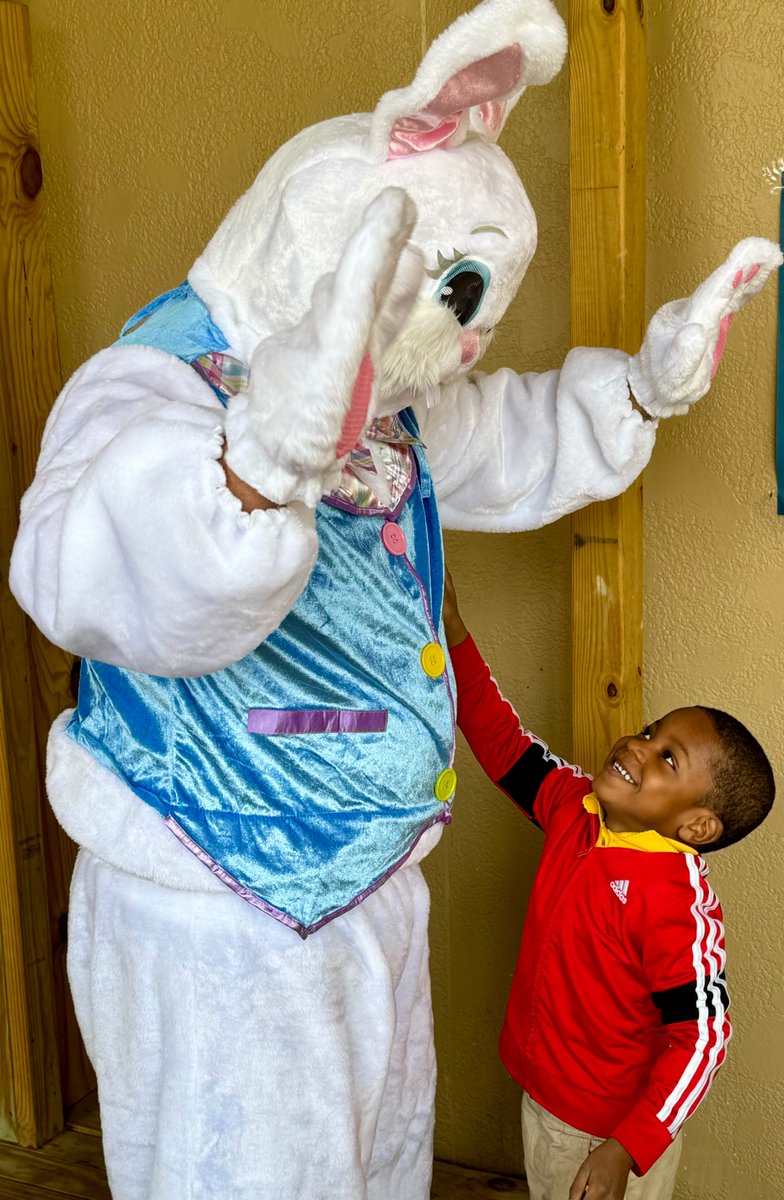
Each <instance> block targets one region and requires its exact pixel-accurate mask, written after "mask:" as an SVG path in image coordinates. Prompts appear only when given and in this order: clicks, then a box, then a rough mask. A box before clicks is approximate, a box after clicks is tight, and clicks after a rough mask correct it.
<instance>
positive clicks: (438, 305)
mask: <svg viewBox="0 0 784 1200" xmlns="http://www.w3.org/2000/svg"><path fill="white" fill-rule="evenodd" d="M565 53H566V31H565V28H564V24H563V21H562V20H561V18H560V17H559V15H558V14H557V12H556V11H555V9H554V8H553V6H552V4H551V3H550V0H484V3H482V4H480V5H479V6H478V7H477V8H475V9H474V10H473V11H472V12H469V13H467V14H465V15H464V16H462V17H460V18H459V19H458V20H457V21H456V22H455V23H454V24H453V25H452V26H450V27H449V28H448V29H447V30H446V31H445V32H444V33H443V34H442V35H441V36H440V37H439V38H438V39H437V40H436V41H435V42H434V43H433V45H432V46H431V47H430V49H429V51H428V52H427V54H426V55H425V58H424V59H423V61H422V63H421V65H420V67H419V70H418V71H417V74H416V77H415V79H414V81H413V83H411V84H410V86H409V87H407V88H402V89H400V90H398V91H393V92H388V93H387V94H386V95H384V96H382V98H381V100H380V101H379V103H378V105H377V106H376V108H375V111H374V112H372V113H369V114H359V115H354V116H346V117H338V118H336V119H334V120H330V121H325V122H323V123H322V124H319V125H316V126H313V127H312V128H310V129H306V130H304V131H303V132H301V133H300V134H298V135H297V136H296V137H294V138H292V140H291V141H290V142H288V143H286V145H284V146H283V147H281V149H279V150H278V151H277V153H276V154H275V155H274V156H273V157H272V158H271V159H270V160H269V162H268V163H267V164H266V165H265V167H264V168H263V170H262V171H261V172H260V174H259V175H258V177H257V179H256V180H255V182H254V183H253V185H252V186H251V188H250V189H249V190H248V191H247V192H246V193H245V195H244V196H243V197H242V198H241V199H240V200H239V201H238V202H237V203H236V204H235V206H234V208H233V209H232V210H231V212H230V213H229V214H228V216H227V217H226V219H225V220H224V222H223V224H222V225H221V226H220V228H219V229H218V231H217V233H216V234H215V236H214V237H213V239H212V241H211V242H210V243H209V245H208V246H207V248H206V250H205V251H204V253H203V254H202V256H201V257H200V258H199V259H198V260H197V262H196V263H195V265H194V266H193V269H192V270H191V272H190V276H189V280H190V282H191V284H192V286H193V287H194V289H195V290H196V291H197V292H198V294H199V295H200V296H201V297H202V299H203V300H204V301H205V302H206V303H207V305H208V306H209V308H210V311H211V312H212V314H213V316H214V318H215V319H216V320H217V322H218V323H219V325H220V326H221V328H222V329H223V331H224V333H225V334H226V336H227V338H228V340H229V342H230V343H231V345H232V349H233V350H234V352H235V353H236V354H238V355H239V356H240V357H242V358H245V359H247V358H248V357H249V356H250V353H251V351H252V349H253V347H254V346H255V345H256V344H257V343H258V342H259V340H260V338H261V337H265V336H268V335H269V334H274V333H276V332H279V331H280V330H282V329H286V328H287V327H290V326H291V325H293V324H295V323H296V322H297V321H299V320H300V318H301V317H302V315H303V313H305V311H306V310H307V309H308V307H309V305H310V302H311V296H312V292H313V287H314V284H315V283H316V281H317V280H318V279H319V278H320V277H321V276H323V275H324V274H325V273H327V272H329V271H332V270H334V268H335V265H336V263H337V261H338V258H339V256H340V253H341V250H342V249H343V247H344V245H345V244H346V242H347V240H348V239H349V237H350V235H351V234H352V232H353V231H354V230H355V228H356V227H357V225H358V223H359V221H360V218H361V216H362V213H363V212H364V210H365V209H366V207H367V205H368V204H369V202H370V201H371V200H372V199H373V198H374V197H375V196H377V195H378V194H379V193H380V192H381V191H383V190H384V189H385V188H388V187H390V186H397V187H400V188H403V189H404V190H405V191H406V192H407V193H408V195H409V196H410V197H411V198H412V200H413V201H414V203H415V205H416V209H417V213H418V218H417V222H416V225H415V227H414V230H413V233H412V237H411V240H412V242H413V243H414V244H415V245H416V246H417V247H418V248H419V249H420V250H421V251H422V253H423V256H424V268H425V269H424V274H423V279H422V284H421V289H420V292H419V296H418V299H417V301H416V303H415V305H414V308H413V310H412V312H411V315H410V317H409V320H408V322H407V324H406V327H405V328H404V329H403V330H402V332H401V334H400V336H399V337H398V338H397V339H396V341H395V343H394V344H393V346H392V347H391V348H390V350H389V351H388V352H387V354H386V357H385V359H384V362H383V369H382V372H381V376H382V378H381V381H380V383H381V396H380V398H381V404H382V407H386V410H387V411H394V410H396V409H397V408H402V407H403V406H404V404H405V403H407V402H408V399H405V400H404V399H403V398H402V393H405V392H407V391H408V390H409V389H415V390H416V391H419V392H423V391H426V390H427V389H428V388H432V387H434V386H436V385H438V384H439V383H442V382H444V381H445V380H446V379H448V378H450V377H451V376H453V375H455V374H456V373H459V372H465V371H468V370H469V369H470V368H471V367H473V365H474V364H475V363H476V362H477V360H478V359H479V358H480V357H481V355H482V353H483V352H484V350H485V347H486V345H487V343H488V341H489V338H490V336H491V334H492V331H493V329H494V327H495V325H496V324H497V323H498V321H499V320H500V319H501V317H502V316H503V314H504V312H505V311H506V309H507V308H508V306H509V304H510V302H511V300H512V299H513V297H514V295H515V293H516V291H517V288H518V286H519V284H520V281H521V279H522V277H523V275H524V273H525V271H526V268H527V266H528V264H529V262H530V261H531V258H532V256H533V253H534V249H535V247H536V219H535V217H534V213H533V209H532V208H531V205H530V203H529V200H528V197H527V196H526V193H525V190H524V188H523V185H522V183H521V182H520V179H519V177H518V175H517V172H516V171H515V168H514V167H513V165H512V163H511V162H510V161H509V159H508V158H507V157H506V155H505V154H504V153H503V151H502V150H501V149H500V148H499V147H498V145H497V144H496V142H497V138H498V135H499V133H500V132H501V129H502V128H503V125H504V122H505V121H506V118H507V116H508V115H509V112H510V111H511V109H512V108H513V107H514V105H515V104H516V103H517V101H518V100H519V98H520V96H521V95H522V93H523V92H524V90H525V88H526V87H527V86H528V85H529V84H538V83H547V82H548V81H549V80H550V79H552V77H553V76H554V75H555V74H556V72H557V71H558V70H559V69H560V67H561V65H562V63H563V60H564V55H565ZM398 396H401V399H400V402H398V403H395V399H396V397H398Z"/></svg>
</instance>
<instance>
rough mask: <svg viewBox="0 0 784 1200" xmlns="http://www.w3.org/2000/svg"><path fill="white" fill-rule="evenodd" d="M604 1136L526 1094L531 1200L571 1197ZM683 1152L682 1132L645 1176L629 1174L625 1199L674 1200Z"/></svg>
mask: <svg viewBox="0 0 784 1200" xmlns="http://www.w3.org/2000/svg"><path fill="white" fill-rule="evenodd" d="M603 1141H604V1138H600V1137H592V1136H591V1134H590V1133H581V1132H580V1130H579V1129H573V1128H572V1126H571V1125H567V1124H566V1123H565V1122H564V1121H559V1120H558V1117H554V1116H553V1114H552V1113H549V1112H548V1111H547V1109H545V1108H542V1106H541V1104H537V1103H536V1101H535V1100H532V1099H531V1097H530V1096H529V1095H527V1093H524V1094H523V1150H524V1152H525V1173H526V1178H527V1180H528V1189H529V1191H530V1193H531V1200H568V1198H569V1188H570V1187H571V1186H572V1183H573V1181H574V1177H575V1175H576V1174H577V1172H578V1171H579V1169H580V1167H581V1166H582V1164H583V1162H584V1161H585V1159H586V1158H587V1157H588V1155H589V1154H590V1153H591V1151H592V1150H595V1149H596V1147H597V1146H600V1145H601V1143H602V1142H603ZM680 1156H681V1139H680V1135H679V1136H678V1137H677V1138H676V1139H675V1141H674V1142H673V1144H672V1145H671V1146H670V1148H669V1149H668V1150H666V1151H665V1152H664V1154H663V1155H662V1156H661V1158H660V1159H658V1161H657V1162H655V1163H654V1164H653V1166H652V1167H651V1169H650V1171H648V1172H647V1173H646V1174H645V1175H643V1176H642V1178H638V1177H637V1176H636V1175H630V1176H629V1183H628V1186H627V1188H626V1198H625V1200H670V1198H671V1196H672V1193H673V1188H674V1187H675V1176H676V1175H677V1172H678V1160H679V1158H680Z"/></svg>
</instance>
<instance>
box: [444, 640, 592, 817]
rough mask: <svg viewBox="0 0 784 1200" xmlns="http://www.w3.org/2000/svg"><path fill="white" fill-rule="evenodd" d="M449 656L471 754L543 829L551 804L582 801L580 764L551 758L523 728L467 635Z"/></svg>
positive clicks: (586, 788) (585, 786) (587, 786)
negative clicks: (576, 765)
mask: <svg viewBox="0 0 784 1200" xmlns="http://www.w3.org/2000/svg"><path fill="white" fill-rule="evenodd" d="M447 628H448V627H447ZM449 641H450V637H449V633H447V642H448V643H449ZM450 654H451V657H452V665H453V667H454V671H455V678H456V681H457V723H458V725H459V726H460V729H461V730H462V731H463V734H464V736H465V738H466V741H467V742H468V745H469V747H470V749H471V752H472V754H473V755H474V757H475V758H476V759H477V761H478V762H479V765H480V766H481V767H482V769H483V771H484V772H485V774H486V775H487V776H488V777H489V778H490V779H491V780H492V781H493V783H495V784H496V786H497V787H499V788H500V789H501V791H503V792H505V793H506V795H507V796H509V797H510V799H511V800H513V801H514V803H515V804H516V805H517V806H518V808H520V809H522V811H523V812H524V813H525V815H526V816H527V817H528V818H529V820H531V821H533V822H534V823H535V824H537V825H539V826H540V827H541V828H542V829H546V828H547V823H548V821H549V819H550V817H551V815H552V813H553V812H554V810H555V808H556V807H559V806H560V805H561V804H564V803H566V802H568V801H569V800H572V801H574V800H576V799H580V800H581V799H582V797H583V796H585V795H587V793H588V791H589V790H590V781H589V780H588V779H587V778H586V776H584V775H583V773H582V771H581V770H580V768H579V767H574V766H572V765H571V764H569V763H565V762H564V761H563V760H562V759H560V758H556V756H555V755H554V754H551V752H550V750H549V749H548V747H547V746H546V745H545V743H544V742H542V741H540V740H539V738H537V737H535V736H534V734H532V733H529V732H528V731H527V730H525V729H523V727H522V725H521V723H520V718H519V716H518V715H517V713H516V712H515V710H514V708H513V707H512V705H511V704H510V703H509V701H508V700H507V699H506V698H505V697H504V696H502V694H501V692H500V691H499V688H498V684H497V683H496V682H495V680H494V679H493V677H492V675H491V674H490V668H489V667H488V665H487V663H486V662H485V661H484V659H483V658H482V656H481V654H480V653H479V650H478V649H477V647H476V645H475V643H474V641H473V638H471V637H470V635H469V636H467V637H466V638H465V639H464V640H463V641H461V642H460V643H459V644H456V645H454V644H453V645H452V646H451V647H450Z"/></svg>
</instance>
